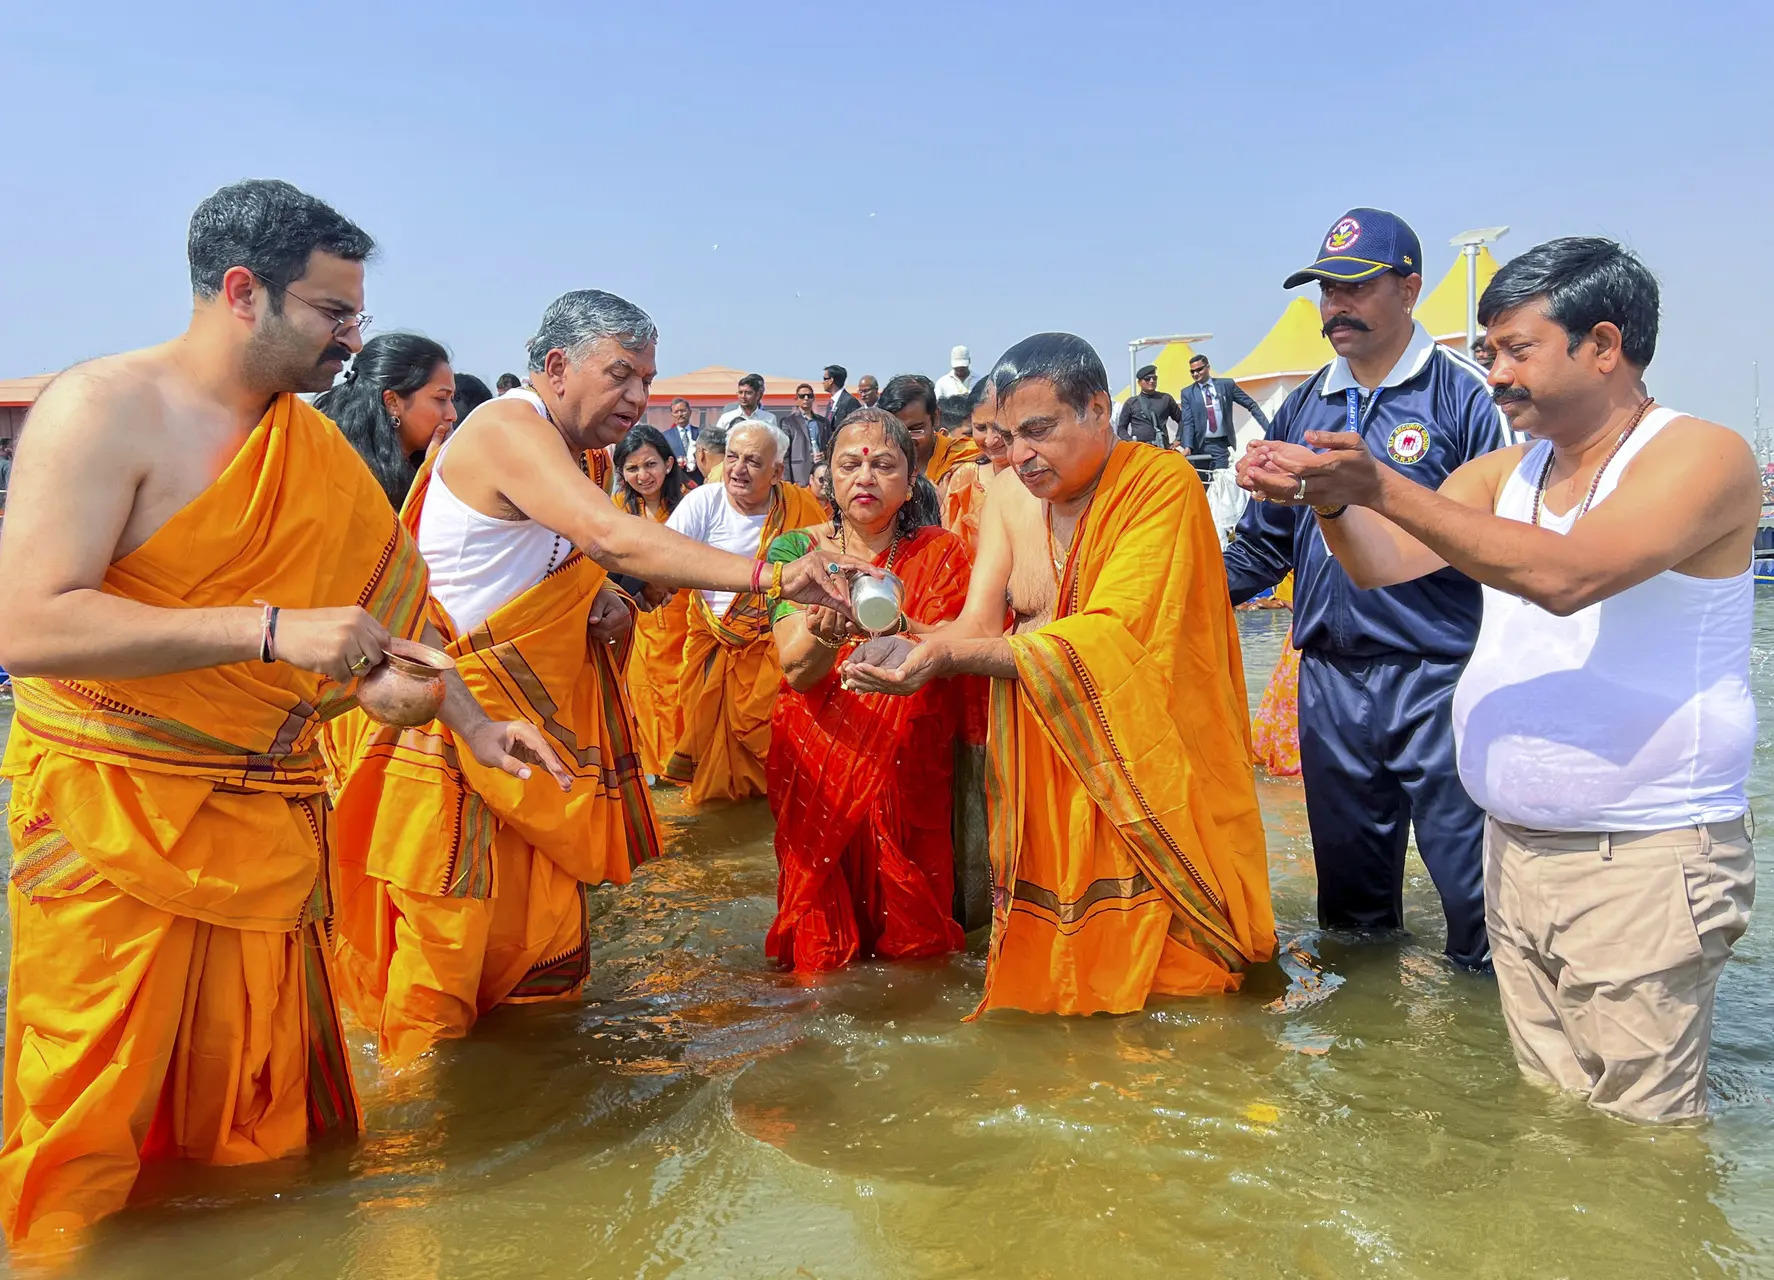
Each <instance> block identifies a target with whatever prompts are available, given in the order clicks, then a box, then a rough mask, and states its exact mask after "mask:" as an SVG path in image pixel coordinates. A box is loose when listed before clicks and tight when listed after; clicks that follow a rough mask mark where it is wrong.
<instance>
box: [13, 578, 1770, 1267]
mask: <svg viewBox="0 0 1774 1280" xmlns="http://www.w3.org/2000/svg"><path fill="white" fill-rule="evenodd" d="M1241 626H1242V629H1243V633H1244V638H1245V663H1246V668H1247V671H1248V673H1249V679H1250V692H1251V696H1252V699H1253V701H1254V699H1255V698H1256V697H1257V696H1258V694H1260V692H1261V690H1262V687H1263V685H1264V683H1265V682H1266V680H1267V677H1268V672H1269V669H1270V667H1271V666H1272V665H1273V663H1274V661H1275V657H1276V655H1277V653H1278V651H1279V646H1280V644H1281V640H1282V636H1283V634H1284V633H1285V630H1286V627H1287V615H1286V613H1285V612H1283V613H1279V614H1269V615H1265V614H1252V615H1245V616H1244V617H1243V618H1242V619H1241ZM1755 664H1756V682H1757V690H1758V694H1757V696H1758V701H1759V702H1760V704H1761V714H1762V724H1763V726H1764V728H1763V737H1762V743H1761V747H1762V750H1761V751H1759V752H1758V763H1757V768H1756V773H1755V780H1754V784H1753V796H1754V798H1755V800H1756V802H1757V804H1758V807H1761V808H1762V809H1763V811H1764V812H1767V811H1768V810H1767V809H1766V804H1767V799H1768V796H1769V793H1770V789H1771V785H1774V764H1771V763H1770V762H1771V761H1774V757H1771V756H1770V755H1769V753H1768V751H1767V746H1768V739H1769V735H1770V733H1774V665H1771V664H1774V600H1767V599H1765V600H1763V601H1762V602H1761V604H1760V605H1759V607H1758V610H1757V635H1756V649H1755ZM1260 793H1261V797H1262V803H1263V811H1264V814H1265V817H1266V821H1267V827H1268V833H1269V841H1270V845H1269V849H1270V863H1271V867H1272V874H1273V879H1274V888H1275V909H1276V916H1277V920H1278V923H1279V926H1280V930H1279V931H1280V934H1281V936H1282V938H1283V940H1284V942H1286V941H1289V940H1293V941H1300V942H1304V943H1305V944H1306V945H1308V946H1310V947H1312V948H1313V949H1315V950H1316V951H1318V953H1319V954H1320V956H1321V957H1322V961H1323V963H1324V965H1325V967H1326V968H1327V969H1328V970H1329V971H1330V972H1331V974H1333V975H1334V977H1332V978H1330V979H1328V980H1327V981H1326V982H1325V983H1324V984H1323V987H1321V988H1320V992H1319V994H1320V996H1321V998H1319V999H1317V1000H1316V1001H1315V1002H1308V1001H1307V1000H1304V999H1301V998H1300V997H1301V996H1302V994H1303V988H1301V987H1300V986H1299V984H1297V983H1294V984H1290V982H1289V979H1288V976H1287V974H1286V973H1285V972H1284V971H1283V969H1281V968H1279V967H1276V966H1268V967H1266V968H1265V969H1264V970H1262V971H1260V972H1259V973H1257V974H1255V975H1253V977H1252V979H1251V980H1250V981H1249V982H1248V983H1247V986H1246V989H1245V991H1244V992H1242V993H1240V994H1239V995H1236V996H1233V997H1227V998H1221V999H1212V1000H1196V1001H1174V1002H1168V1003H1165V1004H1163V1005H1161V1006H1160V1007H1156V1008H1154V1009H1151V1010H1149V1011H1147V1012H1146V1013H1143V1014H1139V1015H1134V1016H1128V1017H1097V1018H1091V1019H1082V1020H1080V1019H1073V1020H1061V1019H1057V1018H1036V1017H1028V1016H1023V1015H1018V1014H995V1015H993V1016H992V1017H991V1018H990V1019H988V1020H986V1021H984V1022H982V1023H976V1024H971V1025H967V1024H963V1023H962V1021H961V1018H962V1017H963V1015H965V1014H966V1013H967V1012H968V1011H969V1010H970V1009H971V1007H972V1005H973V1003H974V1000H975V998H976V993H977V992H978V990H979V986H980V980H981V977H982V973H983V960H982V956H981V948H980V946H979V945H978V944H976V945H975V947H974V948H973V950H972V951H971V952H970V953H969V954H967V955H965V956H962V957H959V958H956V959H954V960H951V961H948V962H946V963H926V964H913V965H899V966H883V965H865V966H862V967H859V968H856V969H854V970H852V971H850V972H847V973H843V974H840V975H836V976H832V977H828V978H825V979H823V980H819V981H812V982H807V981H799V980H796V979H794V978H792V977H787V976H783V975H780V974H777V973H775V972H773V971H771V969H769V968H768V967H767V966H766V964H765V961H764V957H763V954H762V941H763V936H764V931H765V929H766V927H767V926H768V924H769V921H770V918H771V914H772V908H773V903H774V892H775V864H774V861H773V859H772V856H771V852H770V828H769V818H768V814H767V813H766V812H765V811H764V809H763V806H762V805H761V804H758V805H753V806H747V807H744V808H741V809H738V810H729V811H727V812H724V813H720V814H716V815H710V816H696V817H690V816H686V815H685V814H684V813H683V812H682V810H681V809H678V808H677V807H675V806H674V804H673V802H671V801H670V800H667V801H665V803H664V804H663V806H662V815H661V816H662V818H663V820H664V822H665V824H666V826H667V827H668V829H669V838H670V846H671V856H669V857H668V858H665V859H662V860H661V861H659V862H657V863H655V864H653V865H651V866H648V867H646V868H645V869H643V870H642V872H641V873H640V875H639V876H638V877H637V878H636V881H635V883H634V884H633V885H630V886H627V887H625V888H622V889H609V890H604V891H602V892H601V893H600V894H599V895H598V899H597V902H596V906H595V908H594V915H595V925H594V929H595V938H596V948H597V949H596V967H595V976H594V978H593V980H592V983H591V986H590V988H589V990H588V992H587V996H586V999H585V1000H584V1001H583V1002H582V1003H576V1004H571V1005H560V1006H552V1007H551V1006H540V1007H538V1006H531V1007H528V1008H521V1009H509V1010H501V1011H498V1012H496V1013H495V1014H494V1015H492V1016H490V1017H488V1018H486V1019H484V1020H483V1021H482V1022H481V1024H480V1025H479V1027H478V1028H477V1030H476V1032H475V1035H474V1037H473V1038H472V1039H471V1040H468V1041H466V1042H461V1043H457V1044H453V1045H449V1046H446V1047H445V1048H444V1049H442V1050H440V1051H439V1052H438V1053H437V1054H436V1055H435V1056H434V1057H433V1058H432V1059H431V1060H428V1061H427V1062H424V1063H421V1064H419V1065H418V1066H416V1067H414V1068H412V1069H409V1070H408V1071H406V1072H404V1073H401V1074H398V1075H395V1074H390V1073H387V1072H383V1071H380V1070H379V1069H378V1068H377V1066H376V1064H375V1062H374V1059H373V1057H372V1056H371V1055H370V1053H369V1052H368V1049H367V1047H366V1045H365V1043H364V1041H363V1038H362V1037H361V1036H357V1037H355V1039H354V1044H355V1045H356V1047H357V1050H358V1054H357V1066H358V1079H359V1083H360V1086H361V1088H362V1090H363V1094H364V1101H365V1105H366V1110H367V1126H368V1131H367V1132H366V1133H365V1135H364V1137H363V1139H362V1140H361V1141H360V1142H359V1143H357V1144H356V1145H354V1146H350V1147H343V1148H335V1149H332V1150H327V1151H321V1152H317V1153H312V1154H310V1155H308V1156H307V1157H304V1158H302V1159H296V1160H289V1161H284V1162H280V1163H278V1164H275V1165H270V1166H263V1167H256V1168H250V1169H207V1168H198V1167H184V1166H162V1167H158V1168H152V1169H151V1170H150V1171H149V1173H148V1174H147V1175H146V1176H145V1177H144V1179H143V1182H142V1184H141V1187H140V1190H139V1194H138V1196H137V1198H136V1201H135V1202H134V1203H133V1204H132V1207H131V1208H130V1209H129V1210H128V1211H126V1212H125V1213H123V1214H120V1215H119V1216H117V1217H116V1218H114V1219H112V1220H110V1221H109V1222H107V1223H106V1224H104V1225H103V1226H102V1227H101V1228H100V1229H99V1230H98V1231H97V1232H95V1233H94V1239H93V1242H92V1243H91V1244H90V1245H89V1246H88V1247H87V1248H86V1249H85V1250H84V1251H83V1252H82V1253H81V1254H80V1255H78V1256H77V1257H76V1258H75V1259H74V1260H73V1263H72V1266H71V1267H69V1268H67V1269H66V1270H64V1271H62V1272H59V1273H58V1274H64V1275H72V1276H80V1277H85V1276H91V1277H106V1278H107V1280H123V1278H129V1277H142V1278H144V1280H168V1277H185V1276H218V1277H222V1276H225V1277H292V1278H295V1277H300V1278H302V1280H311V1278H313V1277H324V1276H346V1275H349V1276H352V1277H359V1278H364V1280H375V1278H380V1277H389V1278H391V1280H392V1278H400V1280H406V1278H408V1277H413V1278H418V1280H431V1278H438V1280H442V1278H444V1277H451V1278H453V1277H479V1276H488V1277H504V1276H524V1277H533V1278H536V1280H542V1278H548V1277H557V1276H586V1277H630V1276H635V1277H662V1276H684V1277H711V1278H715V1277H718V1278H721V1280H733V1278H740V1277H777V1276H789V1277H814V1278H817V1280H835V1278H837V1277H871V1278H875V1277H880V1278H890V1277H947V1276H997V1275H1012V1274H1014V1275H1019V1276H1027V1277H1047V1276H1055V1277H1096V1276H1104V1277H1111V1276H1112V1277H1134V1276H1159V1275H1164V1276H1173V1275H1175V1276H1201V1277H1215V1276H1223V1275H1225V1276H1230V1275H1237V1276H1249V1277H1269V1276H1290V1277H1291V1276H1301V1277H1314V1278H1316V1277H1325V1278H1330V1277H1338V1278H1342V1277H1359V1276H1388V1277H1393V1276H1423V1277H1439V1276H1454V1275H1458V1276H1462V1277H1493V1276H1494V1277H1511V1278H1514V1277H1540V1276H1547V1277H1552V1276H1584V1277H1587V1276H1606V1277H1610V1278H1615V1277H1641V1276H1642V1277H1657V1278H1662V1277H1675V1276H1689V1275H1704V1276H1711V1275H1733V1276H1734V1275H1746V1276H1754V1275H1774V1141H1770V1139H1771V1138H1774V1127H1771V1125H1770V1121H1771V1120H1774V996H1771V995H1770V993H1769V990H1768V980H1769V975H1770V972H1774V970H1771V967H1770V966H1771V964H1774V924H1771V923H1770V921H1771V918H1774V912H1770V911H1768V910H1766V909H1764V910H1763V911H1762V912H1760V913H1758V914H1757V916H1756V918H1755V919H1754V921H1753V923H1752V925H1751V927H1750V930H1749V933H1748V934H1747V935H1746V937H1745V938H1744V939H1743V941H1742V942H1741V944H1740V945H1739V947H1738V950H1737V956H1736V959H1735V960H1734V962H1733V963H1732V964H1731V965H1730V966H1729V967H1728V969H1727V970H1726V973H1725V977H1724V981H1723V984H1722V986H1721V989H1720V995H1719V1007H1718V1027H1717V1034H1716V1038H1715V1041H1714V1048H1713V1088H1714V1107H1715V1114H1714V1118H1713V1119H1712V1120H1711V1121H1710V1122H1709V1123H1707V1124H1704V1125H1700V1126H1688V1127H1682V1128H1674V1129H1646V1128H1638V1127H1633V1126H1630V1125H1627V1124H1625V1123H1622V1122H1619V1121H1616V1120H1612V1119H1609V1118H1607V1117H1604V1116H1600V1115H1597V1114H1595V1113H1593V1112H1590V1111H1588V1110H1587V1109H1585V1108H1584V1107H1583V1106H1582V1105H1580V1104H1577V1103H1575V1102H1573V1101H1571V1100H1570V1099H1568V1098H1562V1097H1555V1096H1549V1095H1547V1094H1545V1093H1542V1092H1540V1091H1539V1090H1537V1089H1535V1088H1533V1087H1531V1086H1529V1085H1527V1084H1525V1083H1523V1082H1521V1081H1520V1079H1519V1078H1518V1077H1517V1075H1516V1072H1515V1068H1514V1066H1513V1064H1512V1062H1511V1059H1510V1056H1509V1049H1508V1045H1507V1042H1506V1040H1505V1036H1504V1031H1503V1024H1502V1020H1501V1017H1500V1015H1499V1014H1498V1011H1497V999H1496V991H1495V987H1494V985H1493V984H1492V983H1491V982H1490V981H1489V980H1487V979H1483V978H1477V977H1472V976H1469V975H1465V974H1459V973H1455V972H1452V971H1451V970H1449V969H1448V968H1447V967H1446V966H1444V965H1443V963H1442V962H1441V960H1440V959H1439V952H1440V948H1441V941H1442V939H1441V921H1440V915H1439V911H1438V909H1437V906H1436V899H1435V895H1434V892H1433V890H1432V888H1431V886H1430V884H1429V880H1428V877H1427V875H1426V874H1425V873H1424V871H1423V868H1422V866H1421V865H1420V864H1419V863H1417V862H1416V860H1415V858H1414V857H1413V859H1412V862H1411V866H1410V875H1409V880H1408V884H1407V886H1406V903H1407V914H1408V920H1409V924H1410V926H1411V928H1412V929H1413V931H1414V937H1413V938H1412V939H1410V940H1408V941H1405V942H1392V943H1385V944H1378V945H1367V946H1354V945H1339V944H1338V943H1337V942H1335V941H1333V940H1330V939H1318V938H1316V937H1315V935H1314V932H1313V921H1314V909H1313V879H1312V866H1311V852H1310V846H1309V843H1308V840H1307V836H1306V822H1305V811H1304V807H1303V805H1302V801H1301V792H1300V789H1299V787H1298V784H1297V783H1291V782H1286V781H1274V782H1270V781H1264V782H1262V783H1261V784H1260ZM0 839H3V837H0ZM1770 849H1774V842H1764V844H1763V846H1762V850H1761V853H1760V857H1759V862H1760V864H1761V870H1762V874H1763V876H1764V877H1767V876H1769V875H1770V874H1774V854H1770V852H1769V850H1770ZM1764 883H1765V884H1766V883H1774V881H1767V880H1765V881H1764ZM1337 979H1341V983H1340V985H1337V983H1336V980H1337ZM1290 991H1291V992H1292V999H1291V1000H1286V1001H1284V1000H1283V998H1284V997H1287V996H1288V995H1289V993H1290ZM17 1269H18V1271H19V1272H20V1273H24V1272H25V1271H26V1268H24V1267H23V1266H22V1265H21V1266H19V1267H18V1268H17Z"/></svg>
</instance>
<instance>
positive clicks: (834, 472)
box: [764, 409, 970, 970]
mask: <svg viewBox="0 0 1774 1280" xmlns="http://www.w3.org/2000/svg"><path fill="white" fill-rule="evenodd" d="M827 453H828V456H829V458H830V466H831V471H830V480H829V481H828V484H829V490H828V492H827V494H826V495H825V497H826V501H827V504H828V505H830V506H831V507H832V508H833V509H834V512H835V514H834V517H833V520H832V523H831V524H830V525H820V526H818V527H816V528H812V529H799V530H795V531H793V532H790V533H785V534H783V535H782V536H780V537H779V538H777V539H776V541H775V542H773V543H772V544H771V546H770V550H769V558H770V559H771V560H783V561H787V560H793V559H795V558H796V557H797V556H801V555H805V554H806V553H807V551H809V550H810V549H812V548H814V547H819V548H822V549H824V550H827V551H833V552H848V553H849V554H851V555H856V556H862V557H870V558H872V559H873V560H874V563H876V564H878V565H881V566H882V567H884V568H886V569H888V570H889V571H891V572H892V573H894V574H896V575H898V577H899V578H900V579H901V580H902V581H903V582H904V583H905V603H904V618H903V620H902V622H901V624H900V625H901V626H903V627H904V628H905V629H906V630H908V631H910V632H912V633H914V634H916V633H919V632H923V631H927V630H929V629H931V628H932V627H934V626H935V625H937V624H938V623H942V622H945V621H948V620H949V619H951V618H954V617H956V616H957V615H958V614H959V613H960V612H961V606H962V605H963V604H964V603H965V602H966V598H967V578H968V573H969V569H970V563H969V559H968V555H967V549H966V546H965V544H964V543H963V542H962V541H961V539H960V538H959V537H957V536H956V535H954V534H952V533H949V532H947V531H946V530H944V529H943V528H942V527H941V523H940V521H941V507H940V505H939V503H938V500H937V496H936V491H935V489H934V488H933V487H932V486H931V484H930V482H929V481H928V480H926V479H925V478H923V477H922V476H921V475H920V474H919V473H918V471H917V469H916V467H915V465H914V463H913V458H914V456H915V454H914V450H913V446H912V441H911V438H910V437H909V436H908V435H907V434H906V432H905V428H904V427H902V426H901V425H900V424H899V421H898V420H897V419H896V418H894V417H893V416H892V415H891V414H888V413H886V412H884V411H882V410H878V409H863V410H858V411H857V412H856V413H853V414H851V415H850V416H849V417H848V418H846V419H845V420H844V427H843V429H842V430H840V431H839V432H838V434H837V435H836V436H835V437H834V438H833V439H832V441H831V444H830V445H829V446H828V449H827ZM772 622H773V630H774V634H775V639H776V647H777V650H778V652H779V654H780V655H781V659H782V672H783V689H782V693H781V695H780V697H778V699H777V702H776V711H775V714H774V717H773V719H772V722H771V740H770V757H769V761H768V765H767V768H766V772H767V777H768V782H769V797H770V811H771V813H773V814H774V815H775V817H776V862H777V866H778V868H779V878H778V881H777V889H776V922H775V923H774V924H773V925H771V926H770V933H769V936H768V938H767V939H766V940H765V944H764V948H765V951H766V952H767V953H768V954H769V955H770V956H771V957H772V958H773V959H775V960H777V961H779V962H780V963H781V964H782V965H783V966H784V967H785V968H789V969H799V970H824V969H838V968H842V967H843V966H844V965H846V964H849V963H850V962H851V961H852V960H857V959H866V958H870V957H879V958H882V959H908V958H912V957H916V956H934V955H942V954H944V953H946V952H950V951H956V950H959V949H960V948H961V947H962V946H963V945H964V944H965V935H964V934H963V933H962V931H961V926H960V925H959V924H957V923H956V922H955V920H954V918H953V916H952V914H951V910H952V903H953V895H954V877H955V870H954V849H953V844H952V842H951V838H950V830H949V827H950V812H951V784H952V777H953V771H954V757H955V751H954V748H955V739H956V737H957V735H958V734H959V733H960V729H961V691H960V688H959V686H958V685H956V684H954V683H952V682H950V681H946V680H937V681H932V682H931V683H930V684H929V685H927V686H926V687H925V688H923V689H921V690H920V691H919V692H918V694H917V695H916V696H914V697H911V698H895V697H891V696H888V695H884V694H868V695H865V694H860V693H853V692H850V691H849V690H846V689H845V688H843V687H842V685H841V684H840V682H839V679H838V676H837V675H836V668H837V666H838V664H839V663H840V662H842V660H843V658H844V657H845V655H846V654H847V653H848V651H849V649H850V647H851V646H852V645H853V644H855V643H856V642H857V641H858V640H860V639H862V638H863V634H862V633H861V632H859V631H857V630H856V628H855V626H854V624H852V623H850V622H848V621H847V620H846V619H845V618H843V617H842V616H841V615H839V614H837V613H835V612H833V611H832V610H829V609H821V608H817V607H815V608H802V607H801V606H799V605H791V604H783V605H778V606H777V608H776V610H775V611H774V613H773V616H772Z"/></svg>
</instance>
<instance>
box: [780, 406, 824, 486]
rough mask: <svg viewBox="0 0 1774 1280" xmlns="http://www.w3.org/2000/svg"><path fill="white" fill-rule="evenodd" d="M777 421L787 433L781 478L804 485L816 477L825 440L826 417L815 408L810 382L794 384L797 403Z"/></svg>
mask: <svg viewBox="0 0 1774 1280" xmlns="http://www.w3.org/2000/svg"><path fill="white" fill-rule="evenodd" d="M776 425H777V426H778V427H780V428H782V434H783V435H785V436H787V437H788V452H787V453H785V454H783V456H782V478H783V479H784V480H787V481H788V482H789V483H790V484H801V485H804V484H806V483H807V482H808V481H809V480H811V479H812V478H813V464H814V462H815V461H816V460H817V459H818V457H819V453H820V449H821V446H822V444H823V442H824V440H825V419H824V418H822V417H820V416H819V415H818V414H817V413H814V412H813V384H812V383H811V382H803V383H801V384H800V385H799V386H798V387H796V388H795V407H794V408H793V409H791V410H790V411H789V412H787V413H785V414H783V415H782V416H781V417H779V418H777V419H776Z"/></svg>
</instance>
